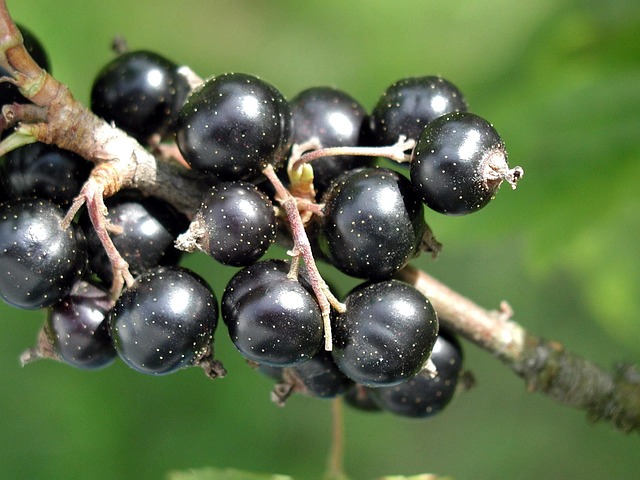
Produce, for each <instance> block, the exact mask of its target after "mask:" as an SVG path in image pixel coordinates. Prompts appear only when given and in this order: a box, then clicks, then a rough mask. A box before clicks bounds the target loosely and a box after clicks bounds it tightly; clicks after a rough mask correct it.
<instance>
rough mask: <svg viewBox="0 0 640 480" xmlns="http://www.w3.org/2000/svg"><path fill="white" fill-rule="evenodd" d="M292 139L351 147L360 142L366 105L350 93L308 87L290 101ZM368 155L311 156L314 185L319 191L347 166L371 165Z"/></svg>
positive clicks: (297, 141)
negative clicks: (316, 157)
mask: <svg viewBox="0 0 640 480" xmlns="http://www.w3.org/2000/svg"><path fill="white" fill-rule="evenodd" d="M289 104H290V105H291V114H292V118H293V143H297V144H301V143H305V142H309V141H310V140H313V139H315V140H317V141H318V142H319V144H320V145H319V146H320V147H322V148H326V147H352V146H356V145H358V144H359V141H360V135H361V129H362V124H363V121H364V118H365V116H366V112H365V109H364V107H363V106H362V105H360V104H359V103H358V102H357V101H356V100H355V99H354V98H353V97H351V96H350V95H348V94H347V93H345V92H343V91H342V90H338V89H336V88H331V87H311V88H308V89H306V90H303V91H302V92H300V93H298V94H297V95H296V96H295V97H293V98H292V99H291V101H290V102H289ZM371 164H372V159H371V158H370V157H357V156H351V155H339V156H329V157H321V158H318V159H317V160H314V161H313V163H312V167H313V185H314V187H315V189H316V192H317V193H318V195H321V194H322V192H324V191H325V190H326V189H327V188H328V187H329V185H330V184H331V181H332V180H333V179H335V178H336V177H338V176H339V175H340V174H342V173H343V172H345V171H347V170H352V169H354V168H358V167H365V166H370V165H371Z"/></svg>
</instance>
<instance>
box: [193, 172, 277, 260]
mask: <svg viewBox="0 0 640 480" xmlns="http://www.w3.org/2000/svg"><path fill="white" fill-rule="evenodd" d="M194 220H196V221H197V222H199V225H200V227H199V228H202V236H201V238H200V239H199V241H198V244H199V246H200V247H201V248H202V250H204V251H205V252H206V253H208V254H209V255H211V256H212V257H213V258H215V259H216V260H217V261H219V262H220V263H222V264H224V265H232V266H236V267H241V266H246V265H250V264H252V263H254V262H255V261H257V260H258V259H259V258H260V257H262V255H264V254H265V253H266V251H267V249H268V248H269V247H270V246H271V245H272V244H273V243H274V242H275V240H276V214H275V210H274V208H273V203H271V200H269V198H268V197H267V196H266V195H265V194H264V193H262V192H261V191H260V190H258V188H257V187H256V186H255V185H253V184H251V183H248V182H222V183H219V184H217V185H215V186H214V187H212V189H211V190H210V191H209V193H208V194H206V195H205V197H204V198H203V200H202V204H201V206H200V209H199V210H198V212H197V213H196V216H195V219H194Z"/></svg>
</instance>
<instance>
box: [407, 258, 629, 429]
mask: <svg viewBox="0 0 640 480" xmlns="http://www.w3.org/2000/svg"><path fill="white" fill-rule="evenodd" d="M397 276H398V278H399V279H401V280H403V281H405V282H408V283H410V284H412V285H414V286H415V287H416V288H417V289H418V290H419V291H421V292H422V293H423V294H424V295H425V296H426V297H427V298H429V300H430V301H431V303H432V304H433V306H434V308H435V309H436V312H438V316H439V319H440V321H441V322H442V324H443V325H446V326H447V327H449V328H450V329H452V330H454V331H456V332H458V333H460V334H461V335H462V336H464V337H465V338H467V339H468V340H470V341H471V342H473V343H475V344H476V345H478V346H480V347H481V348H483V349H484V350H487V351H488V352H490V353H492V354H493V355H494V356H495V357H497V358H499V359H500V360H501V361H502V362H503V363H505V364H506V365H507V366H508V367H510V368H511V369H512V370H513V371H514V373H516V375H518V376H519V377H521V378H522V379H523V380H524V381H525V383H526V385H527V389H528V390H529V391H530V392H540V393H543V394H545V395H548V396H549V397H551V398H553V399H554V400H556V401H558V402H560V403H562V404H565V405H568V406H570V407H574V408H578V409H582V410H585V411H586V412H587V415H588V417H589V419H590V420H594V421H595V420H604V421H608V422H610V423H612V424H613V425H614V426H615V427H616V428H618V429H619V430H621V431H623V432H631V431H636V432H640V371H638V369H637V368H636V367H635V366H629V365H625V366H618V367H616V369H615V370H614V372H613V373H609V372H607V371H605V370H603V369H601V368H600V367H598V366H596V365H594V364H593V363H591V362H590V361H588V360H586V359H584V358H582V357H580V356H579V355H576V354H574V353H572V352H570V351H568V350H566V349H565V347H564V346H563V345H562V344H560V343H559V342H556V341H552V340H545V339H542V338H540V337H537V336H535V335H533V334H531V333H529V332H527V331H526V330H525V329H524V328H523V327H522V326H520V325H519V324H518V323H516V322H514V321H513V320H511V315H512V313H513V312H512V311H511V308H510V307H509V306H508V304H506V303H504V302H503V303H502V305H501V306H500V309H499V310H498V311H490V310H485V309H484V308H482V307H480V306H479V305H477V304H476V303H474V302H472V301H471V300H469V299H468V298H466V297H464V296H462V295H461V294H459V293H458V292H455V291H453V290H452V289H451V288H449V287H447V286H446V285H444V284H443V283H441V282H439V281H438V280H436V279H435V278H433V277H431V276H430V275H428V274H426V273H425V272H423V271H421V270H418V269H417V268H415V267H413V266H407V267H405V268H404V269H402V270H401V271H400V272H399V273H398V275H397Z"/></svg>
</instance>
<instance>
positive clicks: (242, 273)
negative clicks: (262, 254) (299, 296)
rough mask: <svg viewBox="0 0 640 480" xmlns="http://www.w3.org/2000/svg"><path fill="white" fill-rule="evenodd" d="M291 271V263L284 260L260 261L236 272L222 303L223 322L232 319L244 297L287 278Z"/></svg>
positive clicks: (227, 287)
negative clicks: (264, 285) (266, 285)
mask: <svg viewBox="0 0 640 480" xmlns="http://www.w3.org/2000/svg"><path fill="white" fill-rule="evenodd" d="M289 269H290V266H289V263H287V262H285V261H284V260H277V259H270V260H261V261H258V262H256V263H254V264H253V265H249V266H248V267H245V268H243V269H242V270H239V271H238V272H236V274H235V275H234V276H233V277H232V278H231V280H229V282H228V283H227V286H226V288H225V289H224V293H223V295H222V300H221V301H220V312H221V315H222V320H224V321H225V322H226V320H225V319H226V318H232V316H233V315H234V313H233V311H234V309H235V308H236V305H237V303H238V301H240V299H241V298H242V297H244V296H245V295H246V294H248V293H250V292H252V291H253V290H255V289H256V288H258V287H260V286H261V285H263V284H268V283H273V282H274V281H278V280H281V279H282V278H284V277H286V276H287V274H288V273H289Z"/></svg>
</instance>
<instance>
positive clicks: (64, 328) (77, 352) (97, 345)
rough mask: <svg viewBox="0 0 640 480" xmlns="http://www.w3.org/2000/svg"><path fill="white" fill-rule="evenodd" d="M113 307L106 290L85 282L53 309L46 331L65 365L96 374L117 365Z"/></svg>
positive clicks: (49, 313) (48, 318) (48, 316)
mask: <svg viewBox="0 0 640 480" xmlns="http://www.w3.org/2000/svg"><path fill="white" fill-rule="evenodd" d="M111 305H112V302H111V300H110V299H109V293H108V292H107V291H106V290H104V289H102V288H100V287H98V286H96V285H93V284H90V283H87V282H84V281H83V282H79V283H78V285H76V286H75V287H74V289H73V291H72V292H71V294H70V295H68V296H67V297H65V298H64V299H62V300H60V301H59V302H58V303H56V304H55V305H53V306H52V307H51V308H50V309H49V311H48V314H47V323H46V328H45V331H46V332H47V335H48V337H49V339H50V341H51V344H52V345H53V348H54V350H55V352H56V353H57V354H58V355H59V356H60V358H61V359H62V360H63V361H64V362H65V363H67V364H69V365H72V366H74V367H78V368H83V369H87V370H95V369H98V368H103V367H106V366H107V365H110V364H111V363H112V362H113V360H114V359H115V358H116V350H115V348H114V346H113V341H112V339H111V335H110V334H109V326H108V322H107V312H108V311H109V309H110V308H111Z"/></svg>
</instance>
